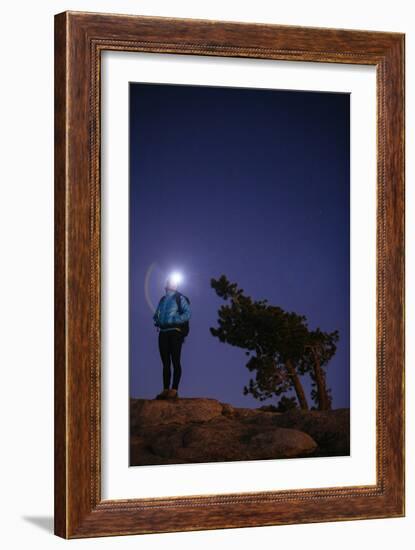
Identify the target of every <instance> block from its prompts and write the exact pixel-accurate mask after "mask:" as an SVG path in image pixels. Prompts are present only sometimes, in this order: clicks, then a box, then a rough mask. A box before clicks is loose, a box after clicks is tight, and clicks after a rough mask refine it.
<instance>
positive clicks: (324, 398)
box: [313, 350, 331, 411]
mask: <svg viewBox="0 0 415 550" xmlns="http://www.w3.org/2000/svg"><path fill="white" fill-rule="evenodd" d="M313 352H314V369H313V370H314V377H315V380H316V385H317V396H318V408H319V410H320V411H328V410H329V409H331V406H330V400H329V396H328V393H327V387H326V376H325V373H324V372H323V369H322V368H321V366H320V361H319V359H318V356H317V354H316V353H315V351H314V350H313Z"/></svg>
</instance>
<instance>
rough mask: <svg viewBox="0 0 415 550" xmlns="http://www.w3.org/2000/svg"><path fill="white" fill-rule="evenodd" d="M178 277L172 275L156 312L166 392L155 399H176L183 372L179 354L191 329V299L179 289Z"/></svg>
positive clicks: (154, 316) (164, 390) (164, 389)
mask: <svg viewBox="0 0 415 550" xmlns="http://www.w3.org/2000/svg"><path fill="white" fill-rule="evenodd" d="M178 283H179V277H178V276H177V275H173V276H170V277H169V278H168V279H167V281H166V286H165V291H166V293H165V295H164V296H162V298H161V300H160V302H159V304H158V306H157V309H156V312H155V313H154V315H153V320H154V325H155V326H156V327H158V329H159V338H158V345H159V351H160V357H161V361H162V363H163V391H162V392H161V393H159V394H158V395H157V396H156V399H176V398H177V397H178V388H179V382H180V378H181V374H182V367H181V364H180V354H181V350H182V344H183V341H184V338H185V337H186V336H187V334H188V332H189V319H190V315H191V312H190V305H189V299H188V298H187V297H186V296H184V295H183V294H181V293H180V292H178V290H177V286H178ZM171 363H173V384H172V387H171V388H170V380H171Z"/></svg>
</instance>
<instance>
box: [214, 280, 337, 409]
mask: <svg viewBox="0 0 415 550" xmlns="http://www.w3.org/2000/svg"><path fill="white" fill-rule="evenodd" d="M211 286H212V288H213V289H214V290H215V292H216V294H217V295H218V296H219V297H220V298H222V299H223V300H225V301H226V302H227V303H226V304H225V305H222V306H221V307H220V308H219V312H218V315H219V318H218V326H217V327H216V328H214V327H212V328H211V329H210V331H211V334H212V335H213V336H215V337H217V338H218V339H219V340H220V341H221V342H226V343H228V344H230V345H232V346H237V347H239V348H242V349H245V350H246V355H247V356H248V357H249V360H248V361H247V364H246V366H247V368H248V370H249V371H250V372H251V373H253V374H255V376H253V378H251V379H250V380H249V383H248V385H247V386H245V387H244V394H245V395H246V394H251V395H252V396H253V397H255V398H256V399H259V400H260V401H264V400H266V399H269V398H270V397H272V396H274V395H275V396H280V395H282V394H284V393H285V392H287V391H288V390H289V389H293V390H294V392H295V395H296V397H297V400H298V403H299V405H300V407H301V409H308V402H307V398H306V395H305V392H304V388H303V385H302V383H301V379H300V377H301V376H302V375H305V374H310V377H311V381H312V392H311V398H312V400H313V401H314V402H315V404H316V405H317V408H319V409H323V410H327V409H330V408H331V392H330V390H329V388H328V387H327V382H326V371H325V368H326V367H327V365H328V363H329V361H330V359H331V358H332V357H333V356H334V354H335V353H336V349H337V346H336V344H337V342H338V339H339V333H338V331H334V332H331V333H326V332H322V331H321V330H320V329H319V328H317V329H316V330H314V331H311V330H310V329H309V328H308V325H307V318H306V317H305V316H303V315H298V314H297V313H294V312H286V311H284V310H283V309H282V308H280V307H278V306H273V305H269V304H268V301H267V300H257V301H254V300H252V298H250V297H249V296H245V295H244V291H243V289H240V288H238V285H237V284H236V283H230V282H229V281H228V279H227V278H226V277H225V275H222V276H221V277H220V278H219V279H211ZM293 405H294V403H293V402H292V400H291V402H290V407H292V406H293Z"/></svg>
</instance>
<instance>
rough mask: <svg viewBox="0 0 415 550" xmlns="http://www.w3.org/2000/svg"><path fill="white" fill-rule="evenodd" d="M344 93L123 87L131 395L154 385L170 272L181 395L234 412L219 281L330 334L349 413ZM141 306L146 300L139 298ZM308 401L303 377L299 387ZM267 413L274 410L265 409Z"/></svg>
mask: <svg viewBox="0 0 415 550" xmlns="http://www.w3.org/2000/svg"><path fill="white" fill-rule="evenodd" d="M349 99H350V98H349V95H348V94H338V93H320V92H296V91H279V90H278V91H277V90H260V89H246V88H220V87H207V86H206V87H205V86H178V85H160V84H157V85H153V84H139V83H131V84H130V394H131V395H132V396H134V397H144V398H153V397H154V396H155V395H156V393H158V392H159V391H160V390H161V388H162V368H161V362H160V358H159V353H158V347H157V332H156V329H155V328H154V326H153V322H152V311H151V309H150V307H149V305H148V298H149V299H150V301H151V302H152V303H153V304H157V302H158V300H159V298H160V296H161V295H162V294H163V292H164V290H163V287H164V282H165V279H166V277H167V275H168V274H169V272H171V271H172V270H179V271H181V272H182V273H183V275H184V278H185V279H184V283H183V285H182V286H181V289H180V290H181V291H182V292H183V293H184V294H186V295H187V296H188V297H189V298H190V300H191V307H192V319H191V329H190V335H189V337H188V338H187V340H186V342H185V344H184V346H183V352H182V367H183V374H182V380H181V383H180V388H179V394H180V395H181V396H182V397H201V396H206V397H213V398H216V399H219V400H221V401H224V402H228V403H232V404H234V405H238V406H246V407H257V406H261V405H263V404H265V403H266V402H264V403H261V402H259V401H257V400H255V399H253V398H252V397H251V396H244V395H243V393H242V389H243V386H244V385H245V384H247V382H248V380H249V374H250V373H249V371H248V369H247V368H246V367H245V363H246V359H247V358H246V356H245V354H244V352H243V350H241V349H239V348H235V347H232V346H229V345H228V344H222V343H220V342H219V340H217V339H216V338H214V337H213V336H211V334H210V332H209V327H211V326H216V320H217V311H218V308H219V307H220V306H221V304H223V301H222V300H220V299H219V298H218V297H217V296H216V294H215V292H214V291H213V289H212V288H211V287H210V279H211V277H215V278H217V277H219V276H220V275H222V274H225V275H226V276H227V277H228V279H229V280H230V281H231V282H237V283H238V285H239V286H240V287H242V288H243V289H244V291H245V292H246V294H248V295H250V296H252V298H254V299H264V298H266V299H268V301H269V302H270V303H272V304H275V305H279V306H281V307H282V308H284V309H287V310H289V311H295V312H297V313H299V314H303V315H306V316H307V318H308V323H309V327H310V328H312V329H314V328H316V327H320V328H321V329H322V330H326V331H332V330H335V329H338V330H339V332H340V341H339V345H338V350H337V354H336V356H335V357H334V358H333V359H332V361H331V363H330V365H329V367H328V384H329V386H330V387H331V388H332V391H333V406H334V407H335V408H337V407H345V406H349V401H350V396H349V391H350V390H349V388H350V385H349V247H350V242H349V227H350V223H349V189H350V186H349V177H350V159H349V120H350V119H349ZM146 295H147V299H146ZM302 381H303V384H304V386H305V389H306V391H307V394H308V399H309V403H310V404H312V403H311V398H310V385H309V379H308V377H303V378H302ZM274 402H276V401H274Z"/></svg>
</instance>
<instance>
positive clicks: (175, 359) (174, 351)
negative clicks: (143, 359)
mask: <svg viewBox="0 0 415 550" xmlns="http://www.w3.org/2000/svg"><path fill="white" fill-rule="evenodd" d="M182 344H183V337H182V334H181V333H180V332H179V331H178V330H167V331H160V332H159V351H160V357H161V361H162V363H163V387H164V389H167V388H170V378H171V367H170V365H171V363H173V386H172V388H173V389H174V390H177V389H178V388H179V382H180V378H181V375H182V366H181V364H180V354H181V351H182Z"/></svg>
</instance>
